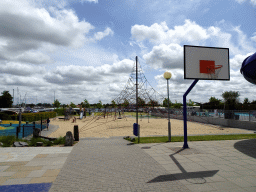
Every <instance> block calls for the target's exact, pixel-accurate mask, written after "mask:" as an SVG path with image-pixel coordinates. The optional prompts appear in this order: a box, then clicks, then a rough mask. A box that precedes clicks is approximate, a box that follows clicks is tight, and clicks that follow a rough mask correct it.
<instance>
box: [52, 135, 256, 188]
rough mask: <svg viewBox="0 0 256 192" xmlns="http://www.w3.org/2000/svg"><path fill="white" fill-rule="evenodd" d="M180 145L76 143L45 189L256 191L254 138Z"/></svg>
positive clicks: (119, 140) (117, 141)
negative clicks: (58, 171)
mask: <svg viewBox="0 0 256 192" xmlns="http://www.w3.org/2000/svg"><path fill="white" fill-rule="evenodd" d="M182 146H183V143H180V142H179V143H162V144H139V145H129V142H128V141H126V140H123V139H122V138H121V137H119V138H118V137H115V138H110V139H103V138H100V139H93V138H91V139H89V138H88V139H83V140H80V142H79V143H78V145H76V146H75V147H74V148H73V150H72V152H71V153H70V155H69V156H68V159H67V161H66V162H65V165H64V167H63V168H62V169H61V171H60V173H59V175H58V176H57V179H56V180H55V181H54V183H53V185H52V187H51V189H50V191H51V192H53V191H120V192H125V191H145V192H146V191H147V192H148V191H196V192H198V191H256V159H255V158H256V153H255V151H256V140H254V139H252V140H232V141H207V142H203V141H202V142H189V147H190V148H189V149H185V150H183V149H182Z"/></svg>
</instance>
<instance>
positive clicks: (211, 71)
mask: <svg viewBox="0 0 256 192" xmlns="http://www.w3.org/2000/svg"><path fill="white" fill-rule="evenodd" d="M221 68H222V65H214V66H209V67H207V75H208V77H210V78H211V79H217V78H218V75H219V73H220V70H221Z"/></svg>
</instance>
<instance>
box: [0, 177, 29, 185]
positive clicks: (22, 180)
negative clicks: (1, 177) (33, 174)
mask: <svg viewBox="0 0 256 192" xmlns="http://www.w3.org/2000/svg"><path fill="white" fill-rule="evenodd" d="M30 180H31V178H18V179H8V180H6V181H5V182H4V183H3V184H2V185H17V184H28V183H29V182H30Z"/></svg>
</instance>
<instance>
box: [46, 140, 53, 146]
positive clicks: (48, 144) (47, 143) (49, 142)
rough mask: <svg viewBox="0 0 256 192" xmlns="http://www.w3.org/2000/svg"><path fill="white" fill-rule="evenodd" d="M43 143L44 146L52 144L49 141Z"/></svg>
mask: <svg viewBox="0 0 256 192" xmlns="http://www.w3.org/2000/svg"><path fill="white" fill-rule="evenodd" d="M44 145H45V146H53V143H52V142H51V141H45V142H44Z"/></svg>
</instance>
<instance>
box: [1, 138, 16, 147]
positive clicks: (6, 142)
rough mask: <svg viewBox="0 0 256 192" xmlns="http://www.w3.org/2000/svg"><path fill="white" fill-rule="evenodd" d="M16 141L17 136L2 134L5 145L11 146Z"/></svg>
mask: <svg viewBox="0 0 256 192" xmlns="http://www.w3.org/2000/svg"><path fill="white" fill-rule="evenodd" d="M15 141H16V137H15V136H1V137H0V142H2V143H3V147H10V146H11V145H12V144H13V143H14V142H15Z"/></svg>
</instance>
